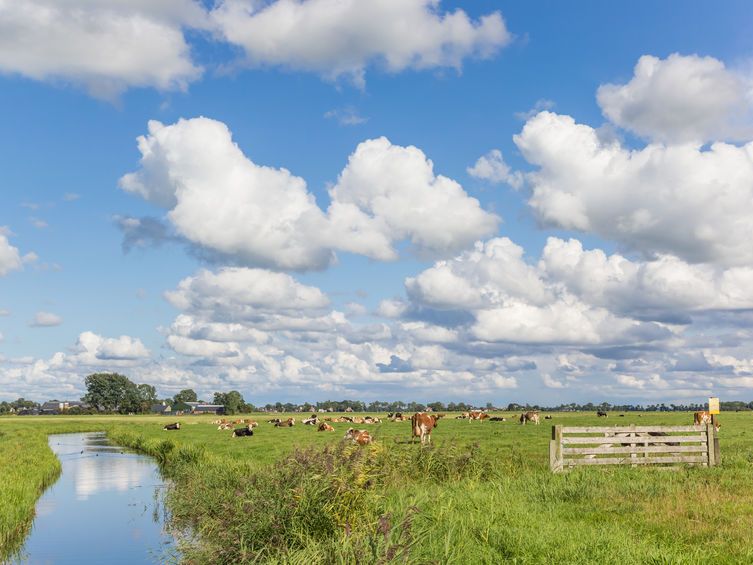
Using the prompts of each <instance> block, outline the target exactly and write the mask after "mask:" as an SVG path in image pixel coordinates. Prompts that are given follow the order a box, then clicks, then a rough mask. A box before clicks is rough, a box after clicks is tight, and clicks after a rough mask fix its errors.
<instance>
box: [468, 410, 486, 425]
mask: <svg viewBox="0 0 753 565" xmlns="http://www.w3.org/2000/svg"><path fill="white" fill-rule="evenodd" d="M488 417H489V414H487V413H486V412H482V411H481V410H473V411H472V412H469V413H468V423H471V422H472V421H473V420H478V421H479V422H483V421H484V420H486V419H487V418H488Z"/></svg>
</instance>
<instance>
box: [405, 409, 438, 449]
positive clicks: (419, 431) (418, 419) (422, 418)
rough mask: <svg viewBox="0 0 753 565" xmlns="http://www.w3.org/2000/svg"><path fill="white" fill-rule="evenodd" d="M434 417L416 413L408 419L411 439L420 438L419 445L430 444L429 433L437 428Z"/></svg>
mask: <svg viewBox="0 0 753 565" xmlns="http://www.w3.org/2000/svg"><path fill="white" fill-rule="evenodd" d="M437 420H439V418H437V417H436V416H431V415H429V414H424V413H423V412H416V413H415V414H413V416H412V417H411V419H410V423H411V429H412V430H413V436H412V438H411V439H413V438H417V437H419V438H421V445H424V444H425V443H431V431H432V430H433V429H434V428H436V427H437Z"/></svg>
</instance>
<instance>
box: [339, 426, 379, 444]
mask: <svg viewBox="0 0 753 565" xmlns="http://www.w3.org/2000/svg"><path fill="white" fill-rule="evenodd" d="M345 439H350V440H352V441H353V443H357V444H358V445H368V444H370V443H371V442H372V441H373V440H372V439H371V435H370V434H369V432H368V430H356V429H355V428H348V431H347V432H345Z"/></svg>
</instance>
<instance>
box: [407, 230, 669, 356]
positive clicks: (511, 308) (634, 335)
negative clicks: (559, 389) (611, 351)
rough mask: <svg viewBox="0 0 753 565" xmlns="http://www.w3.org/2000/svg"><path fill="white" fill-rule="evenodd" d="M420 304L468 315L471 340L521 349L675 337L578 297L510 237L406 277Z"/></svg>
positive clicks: (634, 341)
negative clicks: (527, 258)
mask: <svg viewBox="0 0 753 565" xmlns="http://www.w3.org/2000/svg"><path fill="white" fill-rule="evenodd" d="M406 290H407V292H408V296H409V297H410V298H411V300H412V301H413V303H414V304H415V305H416V306H418V307H428V308H433V309H439V310H460V311H467V312H469V313H470V314H471V315H472V316H473V319H474V321H473V323H472V324H471V325H470V327H468V328H467V329H468V331H469V333H470V336H471V337H472V338H475V339H479V340H482V341H487V342H508V343H518V344H580V345H605V344H610V343H634V344H640V343H644V342H650V341H653V340H656V339H662V338H666V337H667V333H666V332H664V331H662V330H661V329H660V328H658V327H656V326H654V325H652V324H643V323H641V322H639V321H635V320H632V319H630V317H628V316H624V315H615V314H613V313H612V312H611V311H610V310H609V309H607V308H604V307H603V306H602V305H594V304H591V303H589V302H588V301H587V300H584V299H581V298H579V297H577V296H576V295H575V294H574V293H572V292H570V291H569V290H568V289H567V288H566V287H564V286H563V285H562V284H560V283H559V281H557V280H548V279H547V278H546V276H545V273H542V272H541V271H540V270H539V269H538V268H537V267H534V266H532V265H529V264H528V263H526V262H525V260H524V257H523V249H522V248H521V247H520V246H518V245H516V244H515V243H513V242H512V241H510V240H509V239H507V238H497V239H492V240H489V241H487V242H485V243H481V242H479V243H477V244H476V247H475V249H474V250H472V251H467V252H465V253H463V254H461V255H459V256H458V257H455V258H454V259H452V260H449V261H441V262H438V263H436V264H435V265H434V266H433V267H431V268H429V269H426V270H425V271H423V272H422V273H420V274H419V275H418V276H416V277H410V278H408V279H407V280H406Z"/></svg>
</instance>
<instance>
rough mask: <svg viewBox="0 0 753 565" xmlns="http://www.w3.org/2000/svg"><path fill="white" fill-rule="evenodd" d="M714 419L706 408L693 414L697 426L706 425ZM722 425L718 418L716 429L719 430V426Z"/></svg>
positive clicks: (694, 423)
mask: <svg viewBox="0 0 753 565" xmlns="http://www.w3.org/2000/svg"><path fill="white" fill-rule="evenodd" d="M713 420H714V419H713V418H712V417H711V414H709V413H708V411H706V410H702V411H700V412H696V413H695V414H693V425H695V426H705V425H707V424H710V423H711V422H713ZM721 427H722V425H721V424H720V423H719V420H717V421H716V425H715V426H714V428H716V431H717V432H718V431H719V428H721Z"/></svg>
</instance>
